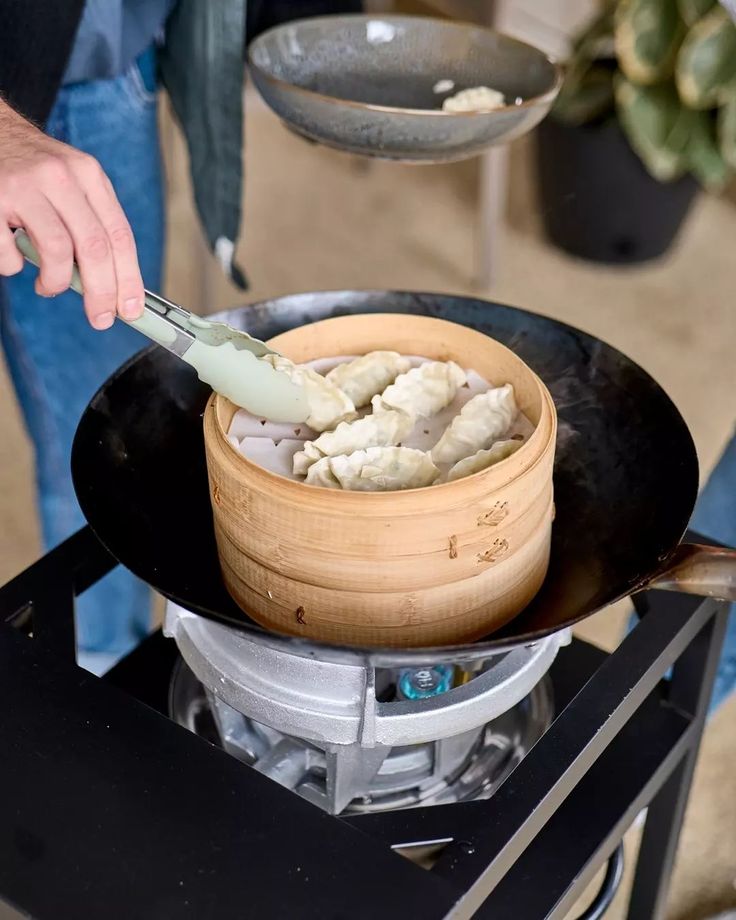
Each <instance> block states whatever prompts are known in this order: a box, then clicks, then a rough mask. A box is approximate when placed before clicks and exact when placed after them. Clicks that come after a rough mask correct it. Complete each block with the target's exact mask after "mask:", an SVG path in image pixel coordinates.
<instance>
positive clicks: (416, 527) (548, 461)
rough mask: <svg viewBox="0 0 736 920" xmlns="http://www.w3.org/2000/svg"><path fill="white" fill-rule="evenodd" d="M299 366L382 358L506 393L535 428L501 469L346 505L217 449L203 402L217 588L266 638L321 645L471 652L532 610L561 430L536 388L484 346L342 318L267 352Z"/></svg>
mask: <svg viewBox="0 0 736 920" xmlns="http://www.w3.org/2000/svg"><path fill="white" fill-rule="evenodd" d="M270 344H271V345H272V346H273V347H274V348H276V349H277V350H278V351H280V352H281V353H282V354H285V355H287V356H288V357H289V358H291V359H292V360H294V361H296V362H297V363H303V362H306V361H310V360H314V359H317V358H323V357H331V356H334V355H341V354H342V355H345V354H364V353H366V352H368V351H372V350H375V349H387V348H388V349H392V350H395V351H399V352H401V353H403V354H421V355H425V356H426V357H428V358H432V359H435V360H449V359H452V360H455V361H457V362H458V363H459V364H460V365H461V366H463V367H467V368H473V369H474V370H476V371H477V372H478V373H479V374H481V375H482V376H483V377H485V378H486V379H487V380H488V381H489V383H492V384H495V385H501V384H503V383H507V382H510V383H513V385H514V389H515V392H516V397H517V402H518V404H519V406H520V408H521V410H522V411H523V412H524V413H525V414H526V415H527V417H528V418H529V419H530V420H531V421H532V422H533V423H534V424H535V426H536V427H535V431H534V433H533V434H532V436H531V437H530V438H529V440H528V441H527V443H526V444H524V446H523V447H522V448H521V449H520V450H519V451H517V452H516V453H515V454H514V455H512V456H511V457H510V458H508V459H507V460H504V461H503V462H502V463H500V464H497V465H496V466H495V467H492V468H491V469H489V470H484V471H483V472H481V473H477V474H475V475H474V476H469V477H466V478H465V479H460V480H457V481H455V482H452V483H446V484H443V485H440V486H431V487H429V488H426V489H414V490H407V491H404V492H390V493H358V492H342V491H339V490H332V489H320V488H315V487H312V486H306V485H305V484H304V483H301V482H295V481H292V480H289V479H286V478H284V477H282V476H277V475H275V474H273V473H271V472H269V471H267V470H265V469H263V468H261V467H259V466H257V465H256V464H254V463H253V462H251V461H249V460H247V459H246V458H245V457H243V456H242V455H241V454H240V453H239V452H238V451H237V450H235V449H234V448H233V447H232V445H231V444H230V442H229V441H228V440H227V430H228V428H229V425H230V422H231V420H232V417H233V415H234V413H235V411H236V407H235V406H234V405H233V404H232V403H230V402H228V400H226V399H224V398H223V397H221V396H217V395H213V396H212V398H211V399H210V401H209V403H208V405H207V408H206V411H205V416H204V437H205V448H206V454H207V467H208V473H209V480H210V496H211V499H212V508H213V516H214V522H215V535H216V538H217V545H218V552H219V555H220V561H221V567H222V572H223V578H224V581H225V584H226V586H227V588H228V591H229V592H230V594H231V595H232V596H233V598H234V599H235V600H236V602H237V603H238V604H240V605H241V606H242V607H243V609H245V610H246V611H247V612H248V613H249V614H250V615H251V616H252V617H253V618H254V619H255V620H257V621H258V622H260V623H261V624H262V625H264V626H268V627H271V628H273V629H276V630H278V631H280V632H285V633H289V634H294V635H300V636H304V637H308V638H313V639H320V640H323V641H331V642H339V643H342V644H347V645H350V644H356V645H390V646H394V647H401V646H403V647H410V646H421V645H432V644H438V643H445V642H460V641H471V640H472V639H473V638H478V637H480V636H482V635H485V634H487V633H488V632H490V631H491V630H492V629H494V628H497V627H499V626H501V625H502V624H503V623H505V622H507V621H508V620H509V619H511V618H512V617H513V616H515V615H516V614H517V613H519V612H520V611H521V610H522V609H523V608H524V607H525V606H526V604H528V603H529V601H530V600H531V598H532V597H533V596H534V594H535V593H536V592H537V591H538V590H539V587H540V585H541V583H542V581H543V579H544V574H545V573H546V568H547V563H548V558H549V538H550V532H551V526H552V466H553V462H554V447H555V436H556V415H555V409H554V404H553V403H552V399H551V397H550V395H549V393H548V391H547V390H546V388H545V387H544V385H543V384H542V383H541V381H540V380H539V378H538V377H537V376H536V375H535V374H534V373H533V372H532V371H531V370H530V369H529V368H528V367H527V366H526V365H525V364H524V363H523V362H522V361H521V360H520V359H519V358H518V357H517V356H516V355H514V354H513V353H512V352H510V351H509V350H508V349H507V348H505V347H504V346H502V345H501V344H500V343H498V342H495V341H494V340H492V339H490V338H488V337H487V336H485V335H482V334H481V333H478V332H475V331H474V330H471V329H468V328H466V327H464V326H458V325H456V324H454V323H448V322H446V321H444V320H436V319H431V318H427V317H419V316H408V315H404V314H400V315H394V314H386V315H381V314H370V315H365V316H346V317H340V318H336V319H330V320H325V321H323V322H319V323H314V324H312V325H309V326H306V327H300V328H298V329H295V330H292V331H290V332H288V333H284V334H283V335H281V336H278V337H277V338H275V339H273V340H272V341H271V343H270Z"/></svg>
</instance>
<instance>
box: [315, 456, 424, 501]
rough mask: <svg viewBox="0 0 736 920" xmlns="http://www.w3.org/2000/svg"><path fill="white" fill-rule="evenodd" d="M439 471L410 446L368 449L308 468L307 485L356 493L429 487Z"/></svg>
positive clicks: (327, 459)
mask: <svg viewBox="0 0 736 920" xmlns="http://www.w3.org/2000/svg"><path fill="white" fill-rule="evenodd" d="M438 475H439V470H438V469H437V467H436V466H435V465H434V463H432V460H431V458H430V456H429V454H427V453H425V452H424V451H423V450H415V449H414V448H412V447H369V448H368V449H367V450H356V451H355V452H354V453H352V454H347V455H346V454H343V455H342V456H339V457H323V458H322V459H321V460H318V461H317V462H316V463H314V464H312V466H310V468H309V470H308V472H307V479H306V481H307V483H308V484H309V485H313V486H326V487H327V488H331V489H349V490H354V491H356V492H392V491H396V490H398V489H420V488H422V487H423V486H429V485H432V483H433V482H434V481H435V479H437V477H438Z"/></svg>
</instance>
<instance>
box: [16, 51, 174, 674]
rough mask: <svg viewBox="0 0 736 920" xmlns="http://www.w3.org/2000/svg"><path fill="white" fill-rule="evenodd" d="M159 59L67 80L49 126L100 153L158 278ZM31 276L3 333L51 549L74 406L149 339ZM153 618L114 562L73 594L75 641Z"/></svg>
mask: <svg viewBox="0 0 736 920" xmlns="http://www.w3.org/2000/svg"><path fill="white" fill-rule="evenodd" d="M152 62H153V49H151V51H150V52H146V54H145V55H144V56H143V57H142V59H141V60H139V61H138V62H136V63H135V64H134V65H133V66H132V67H131V68H130V69H129V70H128V72H127V73H125V74H123V76H121V77H118V78H116V79H114V80H99V81H94V82H90V83H80V84H74V85H71V86H66V87H63V88H62V89H61V91H60V93H59V96H58V98H57V101H56V105H55V106H54V109H53V111H52V113H51V115H50V117H49V121H48V125H47V131H48V133H49V134H50V135H52V136H53V137H55V138H58V139H59V140H62V141H66V142H67V143H68V144H71V145H72V146H74V147H77V148H79V149H80V150H84V151H86V152H87V153H90V154H92V155H93V156H95V157H96V158H97V159H98V160H99V162H100V163H101V164H102V166H103V168H104V169H105V171H106V172H107V174H108V176H109V177H110V179H111V181H112V184H113V186H114V187H115V190H116V192H117V195H118V198H119V199H120V202H121V204H122V206H123V209H124V210H125V213H126V214H127V216H128V219H129V221H130V224H131V226H132V228H133V232H134V234H135V238H136V242H137V245H138V255H139V259H140V265H141V269H142V272H143V279H144V282H145V284H146V286H147V287H149V288H152V289H153V290H157V289H158V288H159V286H160V285H159V282H160V278H161V263H162V252H163V236H164V230H163V225H164V217H163V187H162V168H161V159H160V152H159V145H158V128H157V120H156V97H155V85H154V84H153V83H152V81H151V75H152V74H153V73H154V69H153V67H152V66H151V65H152ZM35 277H36V270H35V269H34V268H32V267H30V266H26V268H25V269H24V270H23V271H22V272H21V273H20V274H18V275H14V276H13V277H12V278H7V279H4V281H5V283H4V284H2V283H0V339H1V340H2V346H3V350H4V352H5V357H6V360H7V363H8V367H9V369H10V374H11V377H12V380H13V383H14V385H15V389H16V393H17V396H18V400H19V402H20V406H21V409H22V413H23V416H24V419H25V424H26V427H27V430H28V433H29V435H30V437H31V440H32V442H33V447H34V451H35V459H36V482H37V488H38V502H39V509H40V514H41V522H42V530H43V539H44V543H45V545H46V548H47V549H50V548H51V547H53V546H55V545H56V544H58V543H60V542H61V541H62V540H64V539H65V538H66V537H68V536H69V535H70V534H72V533H73V532H74V531H75V530H77V529H78V528H79V527H81V526H82V525H83V524H84V519H83V517H82V513H81V511H80V509H79V505H78V504H77V500H76V497H75V494H74V489H73V487H72V482H71V475H70V468H69V461H70V455H71V446H72V440H73V438H74V432H75V429H76V426H77V423H78V421H79V418H80V416H81V415H82V413H83V411H84V409H85V407H86V405H87V403H88V402H89V400H90V399H91V397H92V396H93V395H94V393H95V392H96V390H97V389H98V388H99V387H100V386H101V385H102V383H103V382H104V380H105V379H106V378H107V377H109V376H110V374H112V372H113V371H114V370H115V369H116V368H117V367H118V366H119V365H120V364H122V363H123V362H124V361H126V360H127V359H128V358H129V357H130V356H131V355H132V354H134V353H135V352H136V351H138V350H140V349H141V348H143V347H144V346H145V345H146V344H148V343H147V340H146V339H144V338H143V336H141V335H140V334H139V333H137V332H135V331H134V330H133V329H131V328H129V327H128V326H126V325H125V324H124V323H122V322H120V321H118V322H116V323H115V325H114V326H113V328H112V329H110V330H109V331H107V332H95V331H93V330H92V329H91V328H90V326H89V325H88V324H87V320H86V319H85V316H84V313H83V310H82V303H81V299H80V298H79V296H78V295H77V294H75V293H73V292H71V291H68V292H66V293H65V294H61V295H59V296H58V297H56V298H54V299H52V300H48V299H45V298H42V297H38V296H36V294H35V292H34V290H33V282H34V279H35ZM2 280H3V279H0V282H2ZM150 618H151V598H150V591H149V589H148V588H147V586H146V585H144V584H143V583H142V582H140V581H138V580H137V579H135V578H134V577H133V576H132V575H131V574H130V573H129V572H127V571H126V570H123V569H122V568H120V567H119V568H118V569H116V570H115V571H113V572H111V573H110V575H108V576H107V577H106V578H105V579H103V580H102V581H101V582H100V583H99V584H98V585H96V586H95V587H94V588H92V589H90V590H89V591H87V592H86V593H85V594H84V595H82V597H81V598H79V600H78V602H77V645H78V648H79V651H80V652H88V653H89V652H92V653H95V652H97V653H100V652H104V653H107V655H109V656H110V657H111V658H112V657H119V656H120V655H121V654H123V653H124V652H126V651H128V650H129V649H130V648H131V647H132V646H134V645H135V644H136V643H137V642H138V641H139V640H140V638H141V637H142V636H144V635H145V634H146V633H147V632H148V630H149V628H150Z"/></svg>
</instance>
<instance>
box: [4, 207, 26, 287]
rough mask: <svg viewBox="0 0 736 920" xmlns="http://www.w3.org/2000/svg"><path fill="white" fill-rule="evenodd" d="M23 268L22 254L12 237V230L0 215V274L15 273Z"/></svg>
mask: <svg viewBox="0 0 736 920" xmlns="http://www.w3.org/2000/svg"><path fill="white" fill-rule="evenodd" d="M22 268H23V256H22V255H21V254H20V252H19V251H18V247H17V246H16V245H15V240H14V239H13V231H12V230H11V229H10V227H9V226H8V225H7V223H6V222H5V221H4V220H3V219H2V217H0V275H5V276H9V275H17V274H18V272H19V271H20V270H21V269H22Z"/></svg>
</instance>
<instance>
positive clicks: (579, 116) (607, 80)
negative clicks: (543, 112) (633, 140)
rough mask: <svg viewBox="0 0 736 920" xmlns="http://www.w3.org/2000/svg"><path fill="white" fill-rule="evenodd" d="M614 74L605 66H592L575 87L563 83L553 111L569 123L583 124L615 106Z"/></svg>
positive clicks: (560, 118) (561, 119)
mask: <svg viewBox="0 0 736 920" xmlns="http://www.w3.org/2000/svg"><path fill="white" fill-rule="evenodd" d="M613 102H614V100H613V74H612V73H611V71H610V70H608V69H607V68H605V67H592V68H591V69H590V70H589V71H588V72H587V74H586V75H585V77H584V78H583V79H582V80H580V81H579V82H578V83H577V85H575V87H574V88H569V87H568V86H567V84H563V86H562V90H561V91H560V94H559V96H558V97H557V99H556V101H555V104H554V107H553V109H552V111H553V112H554V114H555V116H556V117H557V118H558V119H559V120H560V121H564V122H565V123H566V124H569V125H582V124H585V123H586V122H589V121H592V120H593V119H594V118H599V117H600V116H601V115H604V114H605V113H606V111H610V110H611V109H612V108H613Z"/></svg>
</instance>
